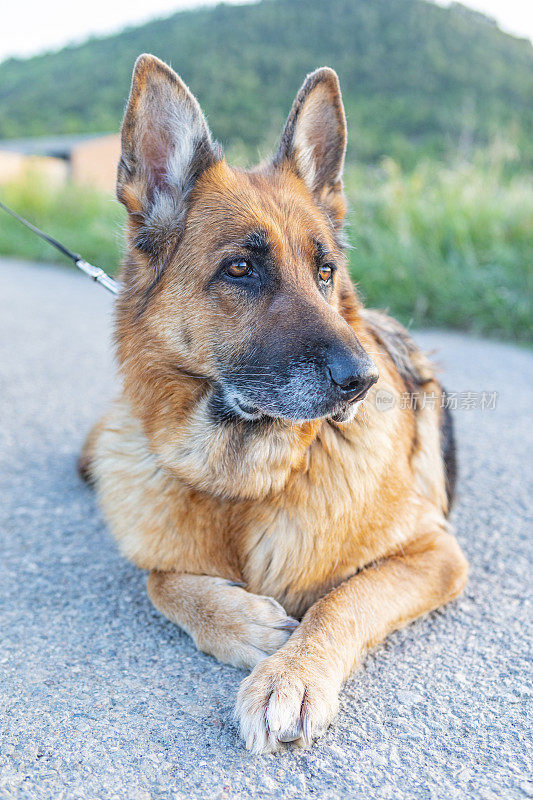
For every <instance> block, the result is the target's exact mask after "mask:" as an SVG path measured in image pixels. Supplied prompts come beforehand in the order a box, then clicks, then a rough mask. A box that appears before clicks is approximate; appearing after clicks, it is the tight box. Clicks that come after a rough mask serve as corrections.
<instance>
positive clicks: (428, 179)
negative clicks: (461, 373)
mask: <svg viewBox="0 0 533 800" xmlns="http://www.w3.org/2000/svg"><path fill="white" fill-rule="evenodd" d="M531 177H532V176H531V175H526V176H524V177H520V176H514V177H509V178H507V179H504V178H503V177H502V175H501V173H500V171H499V169H497V168H495V167H493V168H488V167H485V168H479V167H478V168H475V167H473V166H463V167H460V168H455V169H450V168H444V167H437V166H435V165H434V164H425V165H422V166H420V167H419V168H418V169H416V170H415V171H414V172H412V173H411V174H409V175H404V174H402V173H401V172H400V170H399V169H398V167H397V165H396V164H395V163H394V162H392V161H387V162H385V163H384V164H383V167H382V169H381V170H379V171H374V172H370V171H367V172H362V171H355V170H353V171H351V172H348V175H347V181H346V183H347V194H348V197H349V200H350V205H351V209H352V211H351V213H350V215H349V222H350V226H349V229H348V231H349V239H350V241H351V242H352V244H353V245H354V249H352V250H351V251H350V267H351V273H352V277H353V278H354V280H355V282H356V283H357V284H358V285H359V290H360V292H361V294H362V295H363V297H364V298H365V299H366V302H367V304H368V305H370V306H378V307H387V308H389V309H390V311H391V312H392V313H393V314H394V315H396V316H398V318H399V319H400V320H401V321H402V322H404V323H405V324H409V323H412V324H413V325H414V326H419V327H420V326H438V327H448V328H456V329H459V330H464V331H471V332H474V333H478V334H486V335H489V336H493V337H498V338H502V339H514V340H516V341H531V340H532V338H533V336H532V327H531V323H532V318H533V182H532V180H531Z"/></svg>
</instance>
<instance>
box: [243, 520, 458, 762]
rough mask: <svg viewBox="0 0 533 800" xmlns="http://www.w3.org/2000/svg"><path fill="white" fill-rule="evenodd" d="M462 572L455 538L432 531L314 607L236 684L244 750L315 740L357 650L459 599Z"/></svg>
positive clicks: (332, 712) (357, 657)
mask: <svg viewBox="0 0 533 800" xmlns="http://www.w3.org/2000/svg"><path fill="white" fill-rule="evenodd" d="M466 573H467V564H466V560H465V558H464V556H463V554H462V552H461V550H460V548H459V545H458V544H457V541H456V539H455V537H453V536H451V535H450V534H448V533H444V532H442V530H439V531H438V532H436V533H434V534H431V535H425V536H423V537H420V538H418V539H417V540H416V541H413V542H411V543H410V544H409V545H408V546H405V547H404V549H403V550H402V552H401V553H399V554H398V555H395V556H393V557H390V558H387V559H384V560H382V561H381V562H380V563H378V564H376V565H375V566H372V567H370V568H367V569H365V570H363V571H362V572H360V573H358V574H357V575H355V576H354V577H353V578H350V579H348V580H347V581H345V582H344V583H343V584H341V585H340V586H339V587H337V588H336V589H334V590H333V591H331V592H330V593H329V594H328V595H326V596H325V597H323V598H322V599H321V600H319V601H318V602H317V603H315V605H313V606H312V607H311V608H310V609H309V610H308V612H307V613H306V615H305V616H304V618H303V620H302V622H301V624H300V626H299V628H298V629H297V630H296V631H295V633H294V634H293V636H292V637H291V638H290V640H289V641H288V642H287V643H286V644H285V645H284V647H282V648H281V649H280V650H279V651H278V652H277V653H275V654H274V655H273V656H271V657H270V658H268V659H266V660H265V661H263V662H262V663H260V664H258V666H257V667H256V668H255V669H254V670H253V672H252V673H251V675H249V677H248V678H246V679H245V680H244V681H243V682H242V684H241V687H240V690H239V695H238V698H237V707H236V717H237V719H238V720H239V722H240V729H241V734H242V736H243V738H244V740H245V741H246V746H247V747H248V748H250V749H252V750H254V751H255V752H263V751H271V750H275V749H277V747H279V744H280V742H288V741H296V740H302V741H303V742H304V743H310V742H311V741H312V740H313V739H314V738H316V737H318V736H320V735H321V734H322V733H323V732H324V731H325V730H326V728H327V727H328V726H329V724H330V723H331V721H332V719H333V717H334V716H335V714H336V711H337V707H338V693H339V690H340V687H341V684H342V682H343V681H344V680H345V679H346V678H347V677H348V675H349V674H350V672H351V671H352V669H353V667H354V666H355V664H356V663H357V662H358V661H359V660H360V658H361V656H362V654H363V653H364V651H365V650H367V649H368V648H369V647H371V646H373V645H374V644H376V643H377V642H379V641H381V640H382V639H383V638H384V637H385V636H387V634H388V633H390V632H391V631H393V630H395V629H397V628H399V627H401V626H402V625H405V624H406V623H408V622H409V621H411V620H413V619H415V618H416V617H418V616H420V615H421V614H424V613H426V612H428V611H431V610H432V609H435V608H438V607H439V606H440V605H442V604H443V603H445V602H447V601H448V600H451V599H452V598H453V597H455V596H456V595H457V594H459V592H460V591H461V589H462V588H463V586H464V584H465V581H466Z"/></svg>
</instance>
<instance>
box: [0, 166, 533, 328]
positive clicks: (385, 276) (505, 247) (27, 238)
mask: <svg viewBox="0 0 533 800" xmlns="http://www.w3.org/2000/svg"><path fill="white" fill-rule="evenodd" d="M503 172H504V170H503V169H502V167H499V166H497V165H492V166H490V165H478V166H472V165H470V166H462V167H457V168H455V169H452V168H449V167H438V166H436V165H435V164H431V163H425V164H422V165H420V166H419V167H418V168H416V169H415V170H414V171H413V172H410V173H404V172H402V171H401V169H400V167H399V166H398V164H397V163H396V162H394V161H392V160H391V159H387V160H386V161H385V162H383V164H382V166H381V167H380V168H363V167H359V168H357V169H356V168H353V167H352V168H349V169H348V170H347V176H346V178H347V193H348V197H349V200H350V206H351V211H350V215H349V225H348V234H349V239H350V241H351V243H352V248H351V249H350V250H349V256H350V267H351V271H352V275H353V277H354V279H355V281H356V282H357V283H358V285H359V290H360V292H361V293H362V294H363V296H364V297H365V298H366V301H367V303H368V305H371V306H378V307H382V308H383V307H386V308H388V309H389V310H390V311H391V313H393V314H394V315H396V316H398V318H399V319H401V320H402V321H403V322H404V323H405V324H410V323H412V324H413V325H414V326H422V325H435V326H448V327H452V328H458V329H461V330H465V331H473V332H475V333H485V334H489V335H492V336H500V337H503V338H509V339H515V340H518V341H531V338H532V335H531V334H532V332H531V319H532V316H533V285H532V284H533V272H532V269H531V265H532V263H533V183H532V182H531V180H530V179H529V180H528V179H527V178H523V177H521V176H518V175H514V176H508V177H504V176H503V174H502V173H503ZM1 194H2V198H3V199H5V201H6V202H7V203H8V204H9V205H11V206H12V207H14V208H17V209H21V210H22V211H23V213H24V214H26V215H27V216H28V217H29V218H30V219H31V220H32V221H33V222H35V224H37V225H38V226H40V227H43V228H44V229H45V230H47V231H48V232H50V233H51V234H53V235H54V236H56V237H58V238H59V239H60V240H62V241H63V242H64V243H65V244H66V245H67V246H69V247H70V248H71V249H73V250H75V251H78V252H81V253H82V254H83V255H84V256H85V257H86V258H87V259H88V260H89V261H91V262H92V263H94V264H98V265H100V266H102V267H104V268H105V269H106V270H109V271H110V272H114V271H116V267H117V264H118V262H119V260H120V252H121V247H122V227H123V225H122V223H123V221H124V214H123V211H122V208H121V207H120V206H119V205H118V203H116V202H113V201H112V200H111V199H110V197H109V196H108V195H101V194H97V193H95V192H91V191H89V190H87V189H85V188H84V189H81V188H80V187H75V186H72V185H71V186H67V187H66V188H65V187H60V188H57V189H50V188H48V187H46V186H45V185H43V184H42V183H41V182H40V181H39V180H38V178H37V176H35V175H28V177H27V179H26V180H25V181H24V182H22V183H20V182H19V183H18V184H16V185H15V184H11V185H9V186H7V187H4V189H3V190H2V193H1ZM0 252H1V253H6V254H10V255H16V256H24V257H27V258H32V259H39V260H49V261H57V260H58V258H60V257H58V254H57V253H56V251H55V250H53V249H52V248H51V247H50V246H49V245H47V244H45V243H44V242H41V241H40V240H39V239H37V237H35V236H33V235H32V234H30V233H29V232H28V231H27V230H26V229H25V228H23V227H22V226H21V225H20V223H18V222H16V221H15V220H11V219H7V220H6V219H2V224H1V225H0Z"/></svg>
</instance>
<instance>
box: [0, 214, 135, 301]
mask: <svg viewBox="0 0 533 800" xmlns="http://www.w3.org/2000/svg"><path fill="white" fill-rule="evenodd" d="M0 208H2V209H3V210H4V211H6V212H7V213H8V214H11V216H12V217H14V218H15V219H17V220H18V221H19V222H22V224H23V225H25V226H26V227H27V228H29V229H30V231H33V233H36V234H37V236H40V237H41V239H44V241H45V242H48V244H51V245H52V247H55V248H56V250H59V252H60V253H63V255H64V256H67V258H70V259H71V261H73V262H74V264H75V265H76V266H77V267H78V269H81V271H82V272H84V273H85V274H86V275H88V276H89V277H90V278H92V279H93V281H96V282H97V283H99V284H100V285H101V286H104V287H105V288H106V289H107V290H108V291H109V292H112V293H113V294H118V293H119V290H120V283H119V282H118V281H116V280H114V278H111V277H110V276H109V275H108V274H107V273H106V272H104V270H103V269H100V267H93V265H92V264H89V262H88V261H85V259H84V258H82V257H81V256H79V255H78V254H77V253H73V252H72V251H71V250H69V249H68V248H67V247H65V245H63V244H61V242H58V241H57V239H54V238H53V237H52V236H48V234H47V233H44V232H43V231H41V230H39V228H36V227H35V225H32V224H31V222H28V220H27V219H24V217H21V216H20V214H17V212H16V211H13V210H12V209H11V208H9V207H8V206H6V205H5V204H4V203H2V202H1V201H0Z"/></svg>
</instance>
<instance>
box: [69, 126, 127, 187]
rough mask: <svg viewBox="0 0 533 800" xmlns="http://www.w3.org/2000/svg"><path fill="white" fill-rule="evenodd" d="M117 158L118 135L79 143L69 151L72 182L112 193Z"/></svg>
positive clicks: (118, 149) (118, 150)
mask: <svg viewBox="0 0 533 800" xmlns="http://www.w3.org/2000/svg"><path fill="white" fill-rule="evenodd" d="M119 156H120V136H119V134H118V133H117V134H110V135H109V136H100V137H98V139H88V140H87V141H86V142H81V143H80V144H78V145H76V146H75V147H74V148H73V149H72V151H71V163H70V166H71V177H72V180H73V181H74V182H75V183H85V184H89V185H91V186H95V187H97V188H98V189H103V190H104V191H107V192H112V193H114V191H115V181H116V175H117V164H118V159H119Z"/></svg>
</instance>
